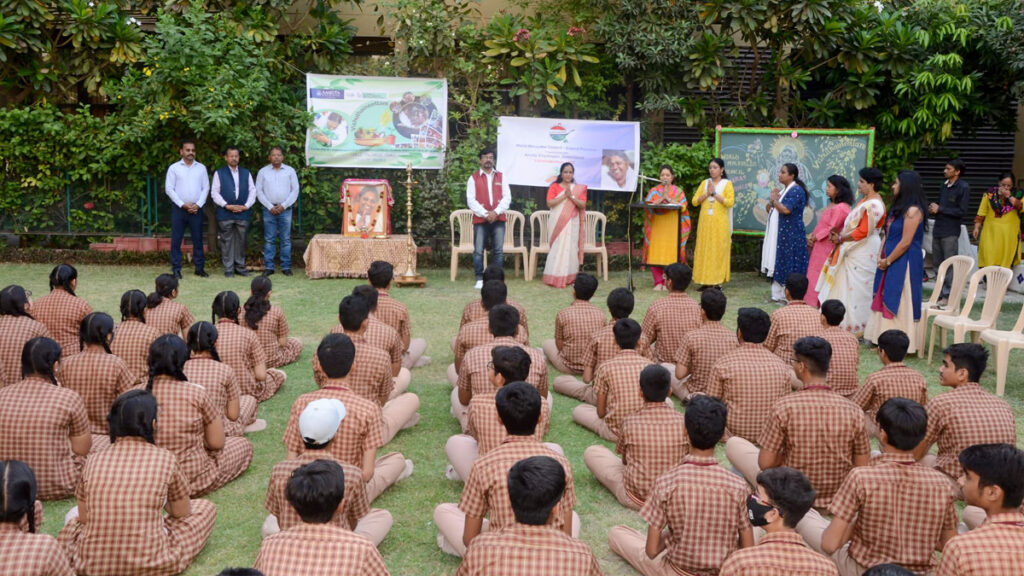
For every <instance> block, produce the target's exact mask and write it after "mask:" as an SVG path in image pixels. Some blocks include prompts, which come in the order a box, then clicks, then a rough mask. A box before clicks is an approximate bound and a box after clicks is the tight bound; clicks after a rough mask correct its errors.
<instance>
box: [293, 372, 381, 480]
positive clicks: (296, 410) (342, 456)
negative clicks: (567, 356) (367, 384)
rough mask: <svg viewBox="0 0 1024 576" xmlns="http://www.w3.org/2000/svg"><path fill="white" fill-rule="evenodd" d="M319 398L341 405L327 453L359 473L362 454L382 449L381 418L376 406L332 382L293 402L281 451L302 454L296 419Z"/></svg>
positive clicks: (302, 447)
mask: <svg viewBox="0 0 1024 576" xmlns="http://www.w3.org/2000/svg"><path fill="white" fill-rule="evenodd" d="M320 398H336V399H338V400H341V402H342V403H343V404H344V405H345V419H344V420H342V421H341V425H340V426H338V433H337V434H335V436H334V438H333V439H332V440H331V443H330V444H328V448H327V450H328V452H330V454H331V455H332V456H334V458H336V459H338V460H340V461H341V462H347V463H349V464H351V465H353V466H357V467H360V469H361V467H362V465H363V453H364V452H366V451H367V450H372V451H374V452H376V450H377V449H378V448H380V447H381V446H382V445H384V416H383V415H382V414H381V411H380V406H378V405H377V404H376V403H375V402H371V401H369V400H367V399H366V398H363V397H362V396H360V395H359V394H356V393H355V392H354V391H353V390H352V389H350V388H348V387H347V386H345V385H343V384H339V383H338V381H336V380H335V381H331V382H328V383H327V385H326V386H324V387H323V388H321V389H319V390H314V391H312V392H307V393H306V394H303V395H302V396H299V397H298V398H297V399H296V400H295V403H294V404H292V411H291V414H290V415H289V416H288V424H287V426H285V429H284V438H283V439H282V440H283V442H284V446H285V448H286V449H287V450H288V451H289V452H292V453H295V454H301V453H302V452H303V451H305V445H304V444H303V442H302V436H301V435H300V434H299V416H300V415H302V411H303V410H305V409H306V406H307V405H308V404H309V403H310V402H312V401H313V400H319V399H320Z"/></svg>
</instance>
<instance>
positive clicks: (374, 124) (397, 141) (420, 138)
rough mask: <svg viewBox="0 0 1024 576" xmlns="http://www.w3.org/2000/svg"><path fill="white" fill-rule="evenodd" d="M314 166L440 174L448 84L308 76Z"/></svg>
mask: <svg viewBox="0 0 1024 576" xmlns="http://www.w3.org/2000/svg"><path fill="white" fill-rule="evenodd" d="M306 104H307V107H308V109H309V111H310V112H311V113H312V114H313V125H312V126H310V128H309V129H308V130H307V132H306V161H307V162H308V163H309V165H310V166H332V167H345V168H405V166H406V164H412V167H413V168H427V169H434V170H437V169H440V168H441V167H442V166H443V165H444V152H445V148H446V146H447V143H448V121H447V118H448V81H447V80H445V79H443V78H380V77H368V76H330V75H326V74H306Z"/></svg>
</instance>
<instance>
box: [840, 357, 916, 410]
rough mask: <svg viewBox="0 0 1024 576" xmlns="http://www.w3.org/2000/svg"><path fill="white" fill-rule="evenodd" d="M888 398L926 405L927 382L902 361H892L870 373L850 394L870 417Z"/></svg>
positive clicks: (855, 402)
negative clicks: (908, 400)
mask: <svg viewBox="0 0 1024 576" xmlns="http://www.w3.org/2000/svg"><path fill="white" fill-rule="evenodd" d="M890 398H908V399H910V400H913V401H915V402H917V403H919V404H920V405H922V406H926V405H927V404H928V383H927V382H925V380H924V376H922V375H921V373H920V372H918V371H917V370H914V369H913V368H911V367H910V366H907V365H906V364H904V363H903V362H892V363H890V364H889V365H888V366H883V367H882V369H881V370H878V371H877V372H873V373H871V374H870V375H869V376H868V377H867V378H865V379H864V385H863V386H861V387H860V388H857V391H856V392H854V393H853V395H852V396H850V400H852V401H853V403H854V404H856V405H858V406H860V409H861V410H863V411H865V412H867V413H868V414H870V415H871V418H872V419H874V417H875V414H876V413H877V412H878V409H879V408H881V407H882V404H885V402H886V400H888V399H890Z"/></svg>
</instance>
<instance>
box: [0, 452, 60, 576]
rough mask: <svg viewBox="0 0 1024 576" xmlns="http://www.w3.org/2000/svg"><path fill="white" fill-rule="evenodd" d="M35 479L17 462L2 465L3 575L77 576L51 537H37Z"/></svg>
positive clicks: (0, 525)
mask: <svg viewBox="0 0 1024 576" xmlns="http://www.w3.org/2000/svg"><path fill="white" fill-rule="evenodd" d="M36 494H37V489H36V475H35V474H34V473H33V472H32V469H31V468H29V466H28V464H25V463H24V462H21V461H18V460H4V461H0V558H3V563H4V569H3V573H4V574H18V575H20V574H24V575H26V576H74V574H75V571H74V570H72V569H71V562H69V561H68V557H67V555H66V554H65V553H64V550H63V549H62V548H61V547H60V544H58V543H57V541H56V540H54V538H53V536H50V535H49V534H37V533H36V529H37V527H36V517H35V502H36Z"/></svg>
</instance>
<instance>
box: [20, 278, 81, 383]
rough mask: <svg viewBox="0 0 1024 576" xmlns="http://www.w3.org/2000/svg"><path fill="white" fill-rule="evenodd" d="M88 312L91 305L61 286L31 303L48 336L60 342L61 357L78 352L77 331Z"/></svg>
mask: <svg viewBox="0 0 1024 576" xmlns="http://www.w3.org/2000/svg"><path fill="white" fill-rule="evenodd" d="M90 313H92V307H91V306H89V303H88V302H86V301H85V300H82V299H81V298H79V297H78V296H72V295H71V294H68V293H67V292H65V291H64V290H63V289H62V288H55V289H53V290H51V291H50V293H49V294H47V295H46V296H43V297H42V298H40V299H39V300H36V301H35V302H33V303H32V316H34V317H35V319H36V320H39V321H40V322H42V323H43V324H45V325H46V329H47V330H49V331H50V338H53V339H54V340H56V341H57V344H60V349H61V357H63V358H67V357H68V356H71V355H72V354H78V332H79V329H80V328H81V326H82V319H83V318H85V317H86V316H88V315H89V314H90ZM18 373H19V374H20V373H21V371H20V370H19V371H18Z"/></svg>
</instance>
